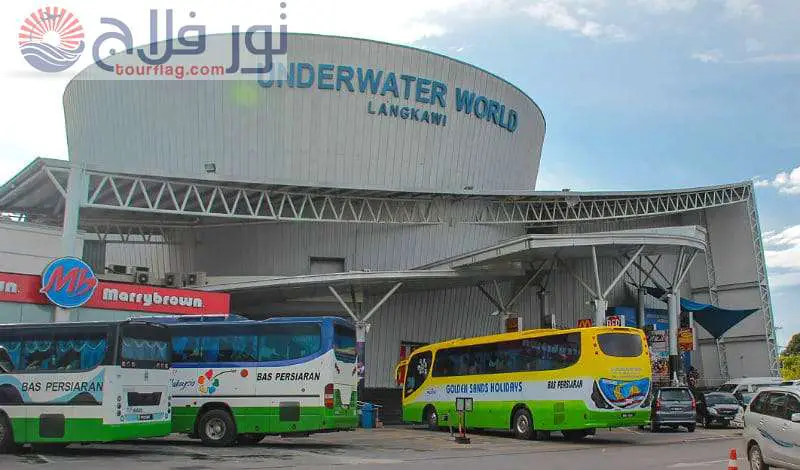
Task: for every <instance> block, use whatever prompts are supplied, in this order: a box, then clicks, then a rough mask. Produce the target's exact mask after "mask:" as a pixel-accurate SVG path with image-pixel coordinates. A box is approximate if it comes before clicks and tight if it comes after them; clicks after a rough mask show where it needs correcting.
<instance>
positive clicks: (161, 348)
mask: <svg viewBox="0 0 800 470" xmlns="http://www.w3.org/2000/svg"><path fill="white" fill-rule="evenodd" d="M120 337H121V339H120V348H119V351H120V358H119V359H120V364H121V365H122V367H129V368H138V369H149V368H156V369H168V368H169V364H170V352H171V351H170V344H169V343H170V340H169V332H168V330H167V329H166V328H164V327H155V326H150V325H139V324H126V325H123V326H122V328H121V331H120Z"/></svg>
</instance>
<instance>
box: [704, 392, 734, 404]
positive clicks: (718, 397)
mask: <svg viewBox="0 0 800 470" xmlns="http://www.w3.org/2000/svg"><path fill="white" fill-rule="evenodd" d="M706 403H708V404H709V405H712V406H713V405H738V404H739V402H738V401H736V397H734V396H733V395H727V394H726V395H723V394H721V393H719V394H717V393H712V394H709V395H706Z"/></svg>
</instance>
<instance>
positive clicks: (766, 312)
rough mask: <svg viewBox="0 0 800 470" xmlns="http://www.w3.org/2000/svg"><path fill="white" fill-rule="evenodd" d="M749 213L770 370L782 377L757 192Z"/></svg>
mask: <svg viewBox="0 0 800 470" xmlns="http://www.w3.org/2000/svg"><path fill="white" fill-rule="evenodd" d="M747 214H748V216H749V218H750V235H751V236H752V239H753V264H754V265H755V267H756V277H757V280H758V291H759V293H760V294H761V316H762V318H763V319H764V335H765V337H766V340H767V348H768V353H769V371H770V374H771V375H772V376H773V377H780V364H779V363H778V343H777V341H776V339H775V319H774V318H773V316H772V299H771V298H770V294H769V283H768V281H767V272H766V268H765V266H766V262H765V260H764V246H763V244H762V241H761V227H760V225H759V222H758V208H757V207H756V200H755V194H751V195H750V197H748V198H747Z"/></svg>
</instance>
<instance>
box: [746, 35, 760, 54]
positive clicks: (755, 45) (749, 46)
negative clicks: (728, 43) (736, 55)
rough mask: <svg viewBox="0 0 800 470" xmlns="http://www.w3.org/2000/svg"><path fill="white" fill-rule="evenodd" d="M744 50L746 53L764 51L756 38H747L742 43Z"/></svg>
mask: <svg viewBox="0 0 800 470" xmlns="http://www.w3.org/2000/svg"><path fill="white" fill-rule="evenodd" d="M744 48H745V50H747V52H758V51H761V50H764V43H763V42H761V41H759V40H758V39H756V38H747V39H745V41H744Z"/></svg>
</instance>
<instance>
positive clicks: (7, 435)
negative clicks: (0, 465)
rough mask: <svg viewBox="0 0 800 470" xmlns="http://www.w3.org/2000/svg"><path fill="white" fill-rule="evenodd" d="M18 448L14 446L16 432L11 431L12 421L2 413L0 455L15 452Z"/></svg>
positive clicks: (0, 419) (0, 420)
mask: <svg viewBox="0 0 800 470" xmlns="http://www.w3.org/2000/svg"><path fill="white" fill-rule="evenodd" d="M15 448H16V445H15V444H14V431H13V430H12V429H11V420H10V419H8V418H7V417H6V415H4V414H3V413H0V454H5V453H7V452H13V451H14V450H15Z"/></svg>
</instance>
